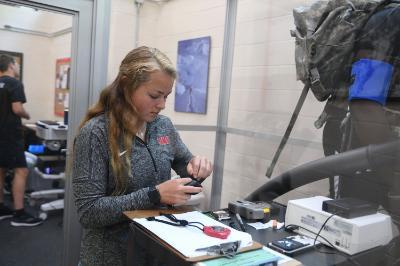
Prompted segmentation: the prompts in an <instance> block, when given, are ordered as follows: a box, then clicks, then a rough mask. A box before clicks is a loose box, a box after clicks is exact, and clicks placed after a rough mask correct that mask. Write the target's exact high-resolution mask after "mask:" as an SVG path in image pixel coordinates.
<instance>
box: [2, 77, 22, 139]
mask: <svg viewBox="0 0 400 266" xmlns="http://www.w3.org/2000/svg"><path fill="white" fill-rule="evenodd" d="M13 102H21V103H25V102H26V97H25V92H24V86H23V85H22V83H21V82H20V81H19V80H17V79H15V78H12V77H9V76H3V77H0V141H8V140H11V139H21V138H22V123H21V118H20V117H19V116H17V115H16V114H14V112H13V110H12V103H13Z"/></svg>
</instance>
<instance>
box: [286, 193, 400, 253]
mask: <svg viewBox="0 0 400 266" xmlns="http://www.w3.org/2000/svg"><path fill="white" fill-rule="evenodd" d="M325 200H330V198H327V197H322V196H316V197H311V198H304V199H297V200H290V201H289V202H288V204H287V210H286V217H285V224H286V226H289V225H295V226H299V228H298V229H297V230H296V231H297V232H298V233H299V234H302V235H306V236H309V237H311V238H315V236H316V234H317V233H318V232H319V230H320V229H321V226H322V225H323V223H324V222H325V221H326V220H327V219H328V218H329V217H330V216H331V215H332V214H331V213H329V212H325V211H323V210H322V202H323V201H325ZM302 227H303V228H302ZM306 229H307V230H310V231H311V232H314V234H313V233H311V232H309V231H307V230H306ZM396 235H398V231H397V229H396V228H395V226H394V225H393V224H392V219H391V218H390V216H388V215H386V214H382V213H375V214H371V215H365V216H361V217H357V218H352V219H346V218H343V217H340V216H336V215H335V216H333V217H332V218H330V219H329V220H328V222H327V223H326V225H325V226H324V229H323V230H321V233H320V236H322V237H323V238H325V239H326V240H328V241H329V242H330V243H331V244H332V245H334V247H335V248H337V249H338V250H340V251H343V252H344V253H347V254H350V255H353V254H356V253H359V252H362V251H364V250H367V249H370V248H374V247H377V246H380V245H386V244H388V243H389V241H390V240H392V239H393V237H395V236H396ZM323 238H321V237H319V238H318V241H321V242H323V243H325V244H327V245H329V244H328V243H327V242H326V241H325V240H324V239H323Z"/></svg>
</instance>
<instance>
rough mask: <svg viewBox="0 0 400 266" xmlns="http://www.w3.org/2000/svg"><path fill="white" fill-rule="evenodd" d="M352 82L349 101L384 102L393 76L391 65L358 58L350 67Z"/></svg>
mask: <svg viewBox="0 0 400 266" xmlns="http://www.w3.org/2000/svg"><path fill="white" fill-rule="evenodd" d="M351 75H352V76H353V77H354V82H353V84H352V85H351V86H350V90H349V101H351V100H355V99H364V100H371V101H375V102H378V103H380V104H382V105H385V104H386V99H387V95H388V93H389V89H390V82H391V80H392V76H393V66H392V65H391V64H389V63H386V62H383V61H379V60H372V59H360V60H358V61H357V62H355V63H354V64H353V66H352V69H351Z"/></svg>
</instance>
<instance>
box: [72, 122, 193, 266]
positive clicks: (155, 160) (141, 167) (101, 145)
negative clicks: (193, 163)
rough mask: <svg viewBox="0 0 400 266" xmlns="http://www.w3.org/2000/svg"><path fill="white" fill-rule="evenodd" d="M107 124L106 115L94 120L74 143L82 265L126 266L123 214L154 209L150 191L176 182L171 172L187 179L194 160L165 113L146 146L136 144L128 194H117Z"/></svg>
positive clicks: (152, 125)
mask: <svg viewBox="0 0 400 266" xmlns="http://www.w3.org/2000/svg"><path fill="white" fill-rule="evenodd" d="M106 120H107V119H106V118H105V115H100V116H98V117H95V118H93V119H91V120H89V121H88V122H87V123H86V124H85V125H84V126H83V127H82V129H81V130H80V132H79V134H78V136H77V138H76V141H75V145H74V163H73V180H72V183H73V191H74V196H75V203H76V206H77V208H78V215H79V219H80V223H81V224H82V226H83V236H82V243H81V256H80V262H81V264H82V265H113V266H114V265H125V263H126V256H127V253H126V252H127V250H126V249H127V239H128V230H129V227H128V221H127V220H126V219H125V218H124V216H123V212H124V211H130V210H135V209H148V208H152V207H154V206H153V205H152V203H151V202H150V200H149V198H148V196H147V192H148V190H149V187H151V186H155V185H157V184H160V183H162V182H164V181H166V180H168V179H170V176H171V168H172V169H174V170H175V172H176V173H178V174H179V175H181V176H186V175H187V172H186V166H187V164H188V163H189V161H190V159H191V158H192V154H191V153H190V151H189V150H188V149H187V147H186V146H185V144H184V143H183V142H182V140H181V139H180V137H179V134H178V132H177V131H176V129H175V128H174V126H173V125H172V123H171V121H170V120H169V119H168V118H167V117H165V116H161V115H159V116H158V117H157V118H156V119H155V120H154V121H152V122H151V123H148V124H147V131H146V142H143V141H142V140H141V139H139V138H138V137H136V138H135V140H134V143H133V149H132V154H131V165H132V177H131V178H129V180H128V185H127V189H126V192H125V194H124V195H121V196H111V193H112V192H113V190H114V187H115V182H114V177H113V174H112V171H111V162H110V158H111V155H110V151H109V142H108V134H107V123H106Z"/></svg>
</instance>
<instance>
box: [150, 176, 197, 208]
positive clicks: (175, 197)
mask: <svg viewBox="0 0 400 266" xmlns="http://www.w3.org/2000/svg"><path fill="white" fill-rule="evenodd" d="M190 181H192V179H191V178H175V179H171V180H168V181H165V182H164V183H161V184H159V185H157V186H156V188H157V190H158V192H160V196H161V203H163V204H168V205H175V204H184V203H186V201H188V199H190V194H188V193H200V192H201V191H202V190H203V189H202V188H201V187H192V186H185V184H187V183H189V182H190Z"/></svg>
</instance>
